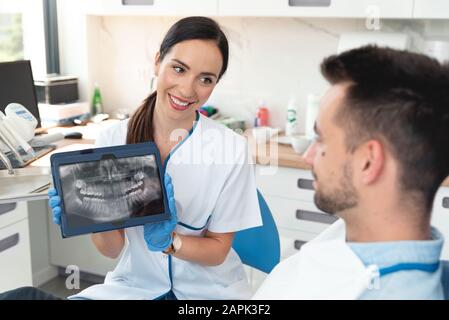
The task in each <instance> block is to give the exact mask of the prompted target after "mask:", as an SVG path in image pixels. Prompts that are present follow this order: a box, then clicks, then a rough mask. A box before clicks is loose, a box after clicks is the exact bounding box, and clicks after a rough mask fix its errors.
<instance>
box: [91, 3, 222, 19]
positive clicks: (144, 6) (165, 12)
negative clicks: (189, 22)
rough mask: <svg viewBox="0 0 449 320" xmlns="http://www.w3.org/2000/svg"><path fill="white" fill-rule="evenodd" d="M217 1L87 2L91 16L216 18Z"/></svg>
mask: <svg viewBox="0 0 449 320" xmlns="http://www.w3.org/2000/svg"><path fill="white" fill-rule="evenodd" d="M217 1H218V0H87V1H86V2H85V3H84V5H85V11H86V13H88V14H93V15H120V16H126V15H146V16H189V15H195V16H197V15H204V16H216V15H217V7H218V3H217Z"/></svg>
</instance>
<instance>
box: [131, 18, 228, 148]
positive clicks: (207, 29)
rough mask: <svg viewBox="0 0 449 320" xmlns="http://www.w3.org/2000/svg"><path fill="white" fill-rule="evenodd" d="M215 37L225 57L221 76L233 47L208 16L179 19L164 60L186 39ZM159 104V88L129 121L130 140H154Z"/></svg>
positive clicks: (166, 39)
mask: <svg viewBox="0 0 449 320" xmlns="http://www.w3.org/2000/svg"><path fill="white" fill-rule="evenodd" d="M194 39H200V40H212V41H215V42H216V44H217V46H218V49H219V50H220V52H221V56H222V58H223V65H222V67H221V71H220V74H219V75H218V80H220V78H221V76H222V75H223V74H224V73H225V72H226V69H227V67H228V58H229V48H228V40H227V39H226V36H225V34H224V33H223V31H222V30H221V28H220V26H219V25H218V24H217V23H216V22H215V21H214V20H212V19H210V18H206V17H187V18H184V19H181V20H179V21H178V22H176V23H175V24H174V25H173V26H172V27H171V28H170V30H168V32H167V34H166V35H165V37H164V40H162V43H161V46H160V48H159V53H160V57H159V59H160V61H162V60H163V59H164V57H165V56H166V55H167V53H168V52H169V51H170V49H171V48H172V47H173V46H174V45H176V44H177V43H180V42H182V41H186V40H194ZM155 104H156V91H155V92H153V93H151V94H150V95H149V96H148V97H147V98H146V99H145V100H144V101H143V102H142V104H141V105H140V107H139V108H138V109H137V110H136V112H135V113H134V114H133V116H132V117H131V119H130V120H129V123H128V133H127V136H126V143H128V144H130V143H138V142H145V141H153V140H154V138H153V112H154V106H155Z"/></svg>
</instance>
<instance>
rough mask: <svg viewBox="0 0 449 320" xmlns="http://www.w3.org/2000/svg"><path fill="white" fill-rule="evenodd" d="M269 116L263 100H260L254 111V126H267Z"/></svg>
mask: <svg viewBox="0 0 449 320" xmlns="http://www.w3.org/2000/svg"><path fill="white" fill-rule="evenodd" d="M269 117H270V114H269V111H268V108H267V107H266V104H265V101H261V102H260V103H259V108H257V113H256V127H268V122H269Z"/></svg>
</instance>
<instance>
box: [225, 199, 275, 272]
mask: <svg viewBox="0 0 449 320" xmlns="http://www.w3.org/2000/svg"><path fill="white" fill-rule="evenodd" d="M257 198H258V200H259V207H260V213H261V215H262V222H263V225H262V226H260V227H255V228H251V229H246V230H242V231H238V232H237V233H236V234H235V237H234V242H233V244H232V247H233V248H234V250H235V251H236V252H237V254H238V255H239V257H240V259H241V260H242V262H243V263H244V264H246V265H248V266H250V267H253V268H256V269H258V270H260V271H262V272H265V273H270V272H271V270H273V268H274V267H275V266H276V265H277V264H278V263H279V261H280V256H281V249H280V242H279V233H278V230H277V227H276V223H275V222H274V219H273V216H272V214H271V211H270V208H268V205H267V203H266V202H265V199H264V198H263V196H262V194H261V193H260V192H259V190H257Z"/></svg>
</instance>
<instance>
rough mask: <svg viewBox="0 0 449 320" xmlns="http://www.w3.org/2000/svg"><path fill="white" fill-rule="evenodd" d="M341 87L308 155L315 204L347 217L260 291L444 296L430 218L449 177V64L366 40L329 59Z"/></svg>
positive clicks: (325, 105)
mask: <svg viewBox="0 0 449 320" xmlns="http://www.w3.org/2000/svg"><path fill="white" fill-rule="evenodd" d="M321 72H322V74H323V75H324V77H325V78H326V79H327V80H328V81H329V82H330V84H331V87H330V89H329V90H328V92H327V93H326V95H325V96H324V97H323V99H322V101H321V107H320V112H319V115H318V118H317V121H316V125H315V131H316V141H314V142H313V144H312V145H311V146H310V147H309V149H308V150H307V152H306V153H305V154H304V157H305V159H306V160H307V162H308V163H309V164H310V165H311V166H312V172H313V175H314V177H315V182H314V187H315V191H316V193H315V203H316V205H317V207H318V208H320V209H321V210H323V211H325V212H328V213H331V214H335V215H337V216H338V217H340V218H341V219H339V220H338V221H337V222H335V223H334V224H333V225H332V226H330V227H329V228H328V229H326V230H325V231H324V232H323V233H322V234H321V235H319V236H318V237H317V238H316V239H314V240H312V241H310V242H309V243H307V244H306V245H304V246H303V247H302V248H301V250H300V251H299V252H298V253H297V254H295V255H294V256H292V257H290V258H288V259H286V260H284V261H282V262H281V263H280V264H279V265H278V266H277V267H276V268H275V269H274V270H273V272H272V273H271V274H270V275H269V276H268V278H267V280H266V281H265V282H264V283H263V285H262V286H261V288H260V289H259V291H258V292H257V293H256V295H255V297H254V298H255V299H442V298H443V292H442V287H441V266H440V265H439V259H440V253H441V249H442V246H443V237H442V235H441V233H440V232H438V230H437V229H435V228H433V227H431V226H430V214H431V209H432V203H433V200H434V196H435V193H436V191H437V189H438V187H439V186H440V184H441V183H442V181H443V180H444V179H445V178H446V177H447V176H448V175H449V66H448V65H441V64H440V63H438V62H437V61H436V60H434V59H431V58H429V57H426V56H424V55H419V54H415V53H410V52H406V51H398V50H393V49H389V48H379V47H375V46H366V47H362V48H358V49H354V50H350V51H347V52H344V53H342V54H340V55H334V56H331V57H328V58H326V59H325V60H324V61H323V63H322V64H321Z"/></svg>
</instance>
